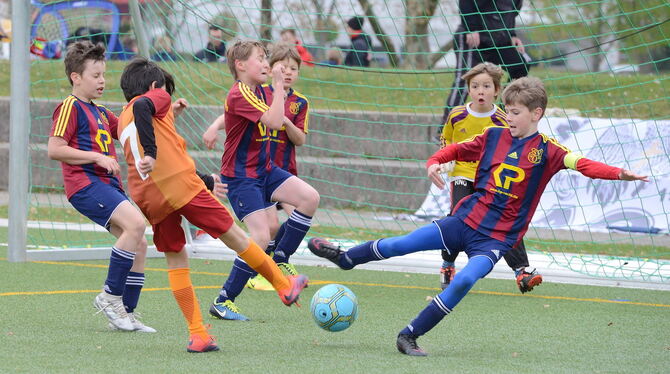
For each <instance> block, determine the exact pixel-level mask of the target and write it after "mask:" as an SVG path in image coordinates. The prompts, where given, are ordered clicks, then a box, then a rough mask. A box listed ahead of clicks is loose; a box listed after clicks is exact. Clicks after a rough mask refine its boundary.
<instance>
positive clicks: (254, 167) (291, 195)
mask: <svg viewBox="0 0 670 374" xmlns="http://www.w3.org/2000/svg"><path fill="white" fill-rule="evenodd" d="M266 54H267V51H266V50H265V47H263V45H262V44H261V43H260V42H258V41H252V40H244V41H238V42H236V43H235V44H234V45H233V46H232V47H230V48H229V49H228V52H227V56H228V67H229V68H230V72H231V73H232V74H233V77H234V78H235V79H236V80H237V81H236V82H235V83H234V84H233V87H232V88H231V89H230V91H229V92H228V96H227V97H226V102H225V114H224V116H225V117H224V122H225V130H226V142H225V144H224V151H223V156H222V158H221V181H222V182H223V183H225V184H227V185H228V200H229V201H230V204H231V206H232V208H233V210H234V211H235V215H236V216H237V218H238V219H239V220H240V221H243V222H244V223H245V224H246V225H247V227H248V228H249V234H250V235H251V237H252V238H253V239H254V241H255V242H256V243H258V245H260V246H261V248H263V249H266V248H267V246H268V243H269V241H270V239H271V238H272V236H271V235H272V233H271V231H272V230H271V222H276V221H277V218H276V211H275V210H274V205H275V203H276V202H280V203H282V204H284V203H286V204H289V205H291V206H293V207H295V209H294V210H293V211H292V212H291V214H290V215H289V217H288V219H287V220H286V222H284V224H283V225H282V227H283V229H284V230H283V234H282V236H281V239H280V240H278V241H277V242H276V249H275V254H277V253H279V252H281V253H283V254H284V255H285V256H290V255H291V254H293V253H294V252H295V250H296V249H297V248H298V246H299V245H300V243H301V242H302V240H303V239H304V238H305V234H307V232H308V231H309V228H310V227H311V224H312V217H313V216H314V214H315V213H316V209H317V208H318V206H319V199H320V197H319V193H318V192H317V191H316V190H315V189H314V188H313V187H312V186H310V185H309V184H307V183H306V182H305V181H303V180H302V179H300V178H298V177H297V176H295V175H293V174H291V173H290V172H288V171H286V170H284V169H282V168H280V167H279V166H277V165H275V163H274V162H273V161H272V149H271V146H270V143H271V134H272V133H274V132H275V131H278V130H281V129H282V128H283V127H284V126H285V124H286V116H285V107H284V104H285V100H286V96H287V93H286V92H285V90H284V88H285V79H287V77H286V67H285V66H284V65H283V64H282V63H281V62H277V63H276V64H275V65H274V67H273V68H272V90H270V89H268V90H265V89H263V87H262V84H263V83H265V81H266V80H267V78H268V74H269V73H270V65H269V64H268V61H267V57H266ZM273 92H274V93H275V94H273ZM276 93H281V94H276ZM294 130H298V131H299V129H297V128H295V129H294ZM273 213H274V215H272V214H273ZM245 262H246V260H245V259H244V258H241V256H240V258H237V259H235V262H234V264H233V270H232V271H231V272H230V276H229V277H228V279H227V280H226V283H225V284H224V287H223V288H222V289H221V291H220V292H219V296H218V297H217V298H216V299H215V300H214V302H213V303H212V305H211V306H210V309H209V313H210V314H211V315H212V316H214V317H217V318H219V319H226V320H242V321H245V320H248V318H247V317H246V316H244V315H242V314H241V313H239V310H238V309H237V307H236V306H235V304H233V302H234V300H235V297H236V296H237V295H239V293H240V292H241V290H242V289H243V288H244V285H245V284H246V282H247V280H248V279H249V277H250V276H251V275H253V273H251V272H250V270H251V269H249V268H248V266H251V264H249V263H248V262H247V263H246V264H245ZM282 262H286V260H285V259H284V260H283V261H282ZM251 267H252V268H253V266H251ZM261 275H262V276H264V277H265V275H264V274H261ZM266 279H267V278H266ZM268 281H269V279H268ZM271 283H272V282H271Z"/></svg>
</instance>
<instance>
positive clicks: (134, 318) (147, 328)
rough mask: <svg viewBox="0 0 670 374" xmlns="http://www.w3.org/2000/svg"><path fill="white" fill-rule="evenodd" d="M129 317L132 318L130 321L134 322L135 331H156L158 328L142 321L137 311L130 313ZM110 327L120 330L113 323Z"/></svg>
mask: <svg viewBox="0 0 670 374" xmlns="http://www.w3.org/2000/svg"><path fill="white" fill-rule="evenodd" d="M128 317H129V318H130V322H132V323H133V328H134V329H133V331H139V332H156V329H155V328H153V327H150V326H147V325H145V324H144V323H142V321H140V320H139V314H137V313H128ZM109 328H110V329H112V330H118V328H116V326H114V325H112V324H111V323H110V324H109Z"/></svg>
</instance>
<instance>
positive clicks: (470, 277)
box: [437, 256, 493, 310]
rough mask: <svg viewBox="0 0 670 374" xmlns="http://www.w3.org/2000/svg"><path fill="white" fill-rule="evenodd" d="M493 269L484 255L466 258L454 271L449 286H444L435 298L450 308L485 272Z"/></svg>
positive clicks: (452, 307)
mask: <svg viewBox="0 0 670 374" xmlns="http://www.w3.org/2000/svg"><path fill="white" fill-rule="evenodd" d="M491 269H493V263H491V260H490V259H489V258H488V257H486V256H475V257H473V258H471V259H470V260H468V264H467V265H465V267H464V268H463V270H461V271H459V272H458V273H456V275H455V276H454V280H452V281H451V283H450V284H449V287H447V288H445V289H444V290H443V291H442V292H441V293H440V294H439V295H437V298H439V299H440V300H441V301H442V304H444V306H445V307H446V308H447V309H449V310H451V309H454V307H455V306H456V305H457V304H458V303H459V302H460V301H461V299H463V297H464V296H465V295H466V294H467V293H468V291H470V289H471V288H472V286H474V285H475V283H477V281H478V280H480V279H481V278H484V277H485V276H486V274H488V273H489V271H491Z"/></svg>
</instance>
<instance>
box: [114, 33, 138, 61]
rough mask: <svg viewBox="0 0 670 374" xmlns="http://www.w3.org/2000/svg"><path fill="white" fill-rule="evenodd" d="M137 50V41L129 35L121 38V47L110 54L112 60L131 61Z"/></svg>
mask: <svg viewBox="0 0 670 374" xmlns="http://www.w3.org/2000/svg"><path fill="white" fill-rule="evenodd" d="M138 52H139V48H138V47H137V41H136V40H135V38H134V37H132V36H131V35H125V36H124V37H122V38H121V47H120V48H119V51H118V52H115V53H113V54H112V59H113V60H121V61H128V60H132V59H133V58H134V57H135V56H137V53H138Z"/></svg>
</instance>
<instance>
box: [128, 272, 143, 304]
mask: <svg viewBox="0 0 670 374" xmlns="http://www.w3.org/2000/svg"><path fill="white" fill-rule="evenodd" d="M142 287H144V273H135V272H134V271H131V272H129V273H128V278H126V289H125V290H123V305H124V306H125V307H126V312H128V313H132V312H133V311H134V310H135V308H137V303H138V301H139V300H140V292H142Z"/></svg>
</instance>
